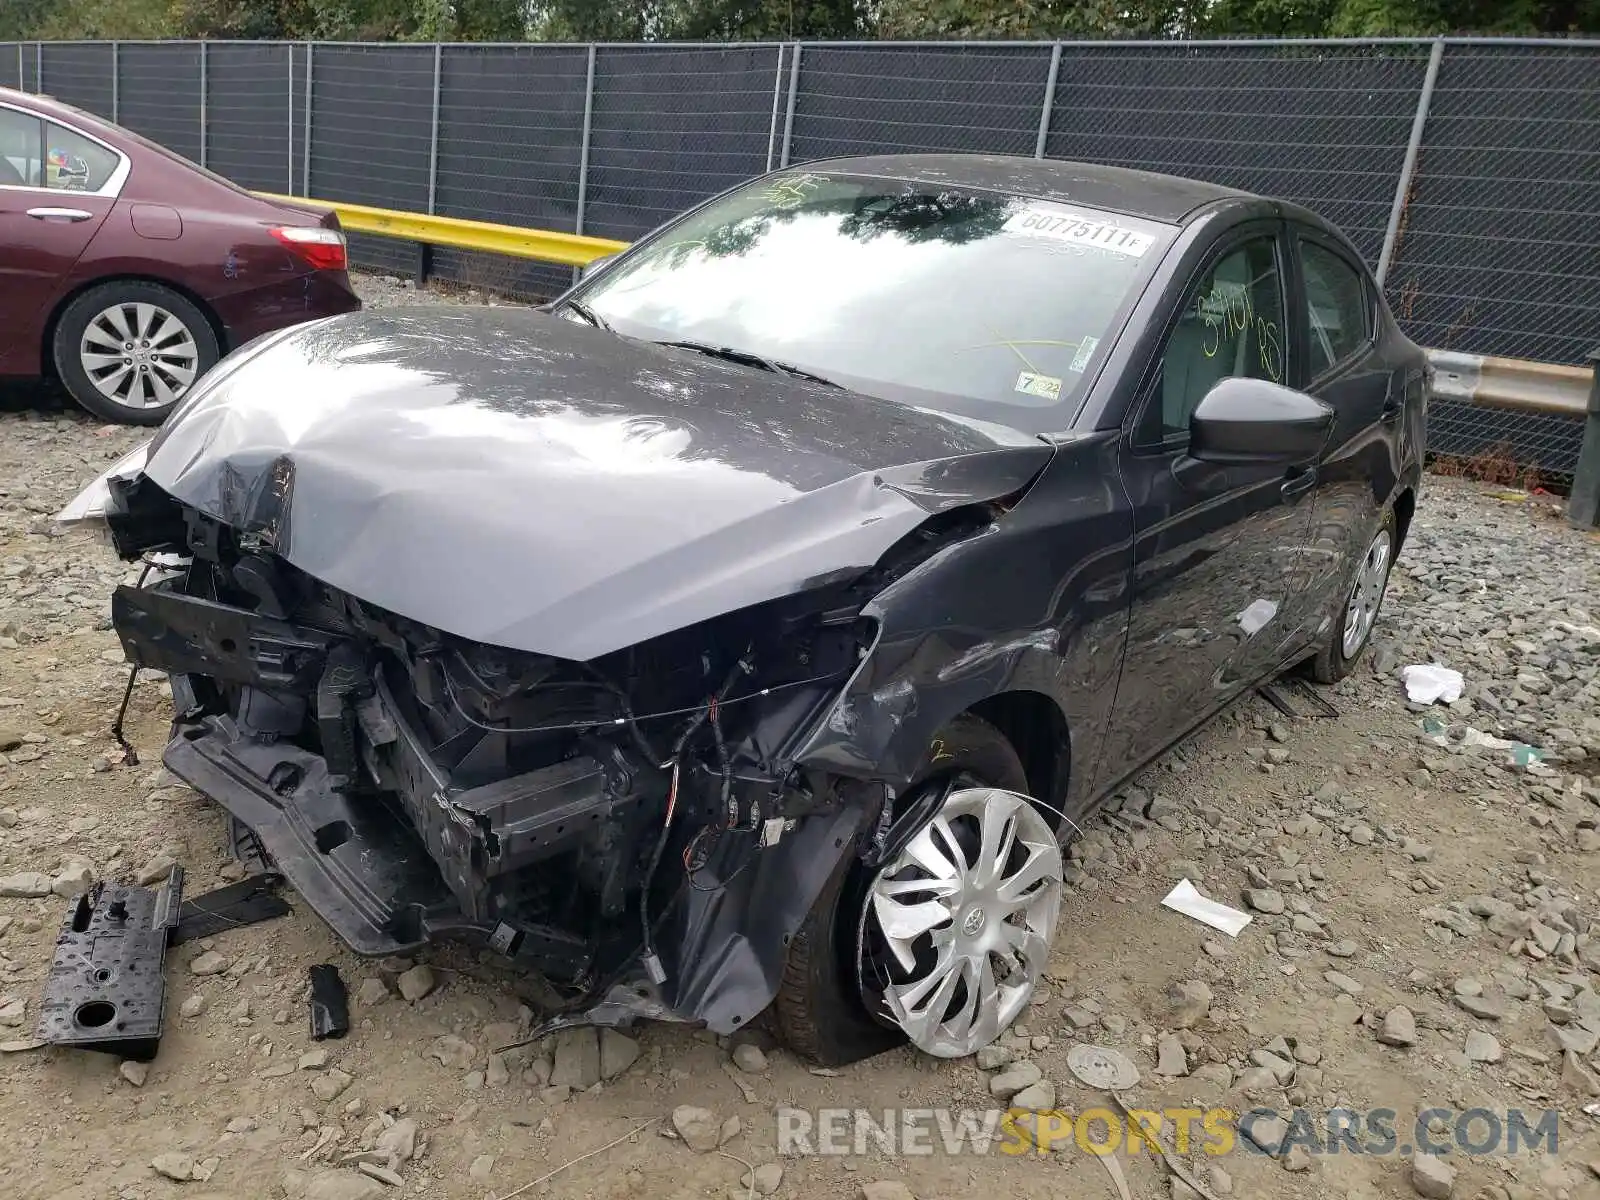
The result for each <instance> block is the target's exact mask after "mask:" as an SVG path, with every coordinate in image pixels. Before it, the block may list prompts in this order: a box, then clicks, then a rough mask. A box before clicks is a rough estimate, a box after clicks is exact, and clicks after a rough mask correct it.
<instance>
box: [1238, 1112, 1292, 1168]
mask: <svg viewBox="0 0 1600 1200" xmlns="http://www.w3.org/2000/svg"><path fill="white" fill-rule="evenodd" d="M1239 1132H1240V1133H1242V1134H1244V1136H1245V1137H1247V1138H1249V1139H1250V1141H1251V1142H1253V1143H1255V1145H1257V1146H1259V1147H1260V1148H1261V1149H1262V1150H1264V1151H1266V1153H1268V1154H1270V1155H1272V1157H1273V1158H1277V1157H1278V1151H1279V1148H1280V1147H1282V1145H1283V1139H1284V1138H1286V1137H1288V1136H1289V1122H1287V1121H1285V1120H1284V1119H1283V1118H1282V1117H1279V1116H1263V1117H1252V1119H1251V1120H1250V1121H1248V1122H1241V1123H1240V1125H1239Z"/></svg>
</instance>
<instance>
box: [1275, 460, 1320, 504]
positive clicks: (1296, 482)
mask: <svg viewBox="0 0 1600 1200" xmlns="http://www.w3.org/2000/svg"><path fill="white" fill-rule="evenodd" d="M1316 482H1317V469H1316V468H1315V467H1306V468H1304V469H1303V470H1299V471H1296V472H1295V473H1294V474H1292V475H1290V476H1289V478H1287V479H1285V480H1284V481H1283V488H1282V492H1283V498H1284V500H1286V501H1289V502H1291V503H1292V502H1293V501H1294V499H1295V498H1296V497H1297V496H1303V495H1305V494H1306V493H1307V492H1309V491H1310V490H1311V489H1312V488H1313V487H1315V486H1316Z"/></svg>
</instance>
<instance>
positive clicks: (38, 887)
mask: <svg viewBox="0 0 1600 1200" xmlns="http://www.w3.org/2000/svg"><path fill="white" fill-rule="evenodd" d="M49 894H50V876H48V875H41V874H40V873H39V872H38V871H23V872H21V873H20V874H17V875H7V876H6V877H5V878H3V879H0V896H48V895H49Z"/></svg>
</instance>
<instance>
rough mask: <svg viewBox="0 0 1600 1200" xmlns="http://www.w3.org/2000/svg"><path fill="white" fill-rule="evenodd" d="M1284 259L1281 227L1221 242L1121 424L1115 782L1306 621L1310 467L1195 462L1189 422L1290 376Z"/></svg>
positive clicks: (1262, 665) (1280, 648)
mask: <svg viewBox="0 0 1600 1200" xmlns="http://www.w3.org/2000/svg"><path fill="white" fill-rule="evenodd" d="M1285 261H1286V259H1285V246H1284V240H1283V235H1282V231H1281V227H1280V226H1279V224H1278V223H1277V222H1259V223H1255V224H1253V225H1249V226H1245V227H1242V228H1240V229H1238V230H1235V231H1232V232H1231V233H1230V234H1229V235H1227V236H1226V238H1225V239H1224V240H1223V241H1222V242H1220V243H1219V245H1218V246H1217V247H1216V248H1215V249H1214V250H1213V252H1212V253H1211V255H1210V256H1209V257H1208V258H1207V259H1206V260H1205V262H1204V263H1203V264H1202V266H1201V267H1200V269H1199V271H1198V272H1197V274H1196V276H1195V278H1194V279H1193V280H1191V282H1190V284H1189V286H1188V288H1187V290H1186V293H1185V295H1184V298H1183V300H1182V302H1181V304H1180V305H1179V307H1178V310H1177V315H1176V316H1175V317H1174V318H1173V319H1172V320H1171V322H1170V323H1169V329H1168V333H1167V337H1166V341H1165V343H1164V345H1163V348H1162V350H1161V352H1160V354H1159V356H1158V358H1157V360H1156V361H1155V363H1154V364H1153V366H1152V368H1151V369H1150V371H1149V372H1147V375H1146V379H1145V386H1144V391H1143V395H1142V399H1141V400H1140V402H1139V404H1138V405H1137V406H1136V410H1135V411H1136V416H1135V418H1134V420H1133V422H1132V424H1131V426H1130V427H1128V428H1127V429H1126V432H1125V437H1124V442H1123V446H1122V451H1121V455H1120V459H1121V464H1120V465H1121V472H1122V480H1123V485H1124V487H1125V488H1126V489H1127V494H1128V498H1129V500H1130V502H1131V504H1132V507H1133V515H1134V524H1135V530H1136V532H1135V543H1134V566H1133V583H1132V598H1131V604H1132V607H1131V610H1130V613H1129V626H1128V638H1127V651H1126V659H1125V662H1124V666H1123V671H1122V680H1121V683H1120V685H1119V687H1118V689H1117V703H1116V710H1115V717H1114V719H1113V722H1112V726H1111V731H1110V734H1109V736H1108V739H1107V753H1106V755H1105V757H1104V759H1103V760H1102V761H1103V762H1104V763H1105V764H1106V766H1105V768H1104V770H1105V774H1104V776H1103V779H1102V782H1104V783H1110V782H1111V781H1113V780H1114V779H1116V778H1118V777H1120V776H1121V775H1122V774H1124V773H1125V772H1124V770H1123V769H1122V768H1126V769H1128V770H1131V769H1132V768H1134V767H1136V766H1137V765H1139V761H1140V760H1142V759H1144V758H1146V757H1148V755H1149V754H1150V753H1152V752H1153V751H1155V750H1158V749H1160V748H1161V746H1163V745H1164V744H1166V743H1167V742H1170V741H1171V740H1174V739H1176V738H1177V737H1179V736H1180V735H1181V734H1183V733H1185V732H1186V731H1187V730H1189V729H1191V728H1193V727H1194V726H1195V725H1196V724H1198V723H1199V722H1200V721H1202V720H1204V719H1205V718H1206V717H1208V716H1209V715H1211V714H1212V713H1214V712H1215V711H1216V710H1217V709H1218V708H1219V707H1220V706H1221V705H1223V704H1224V703H1226V702H1227V701H1228V700H1230V699H1231V698H1233V697H1234V696H1235V695H1237V694H1238V693H1239V691H1240V690H1241V689H1242V688H1243V687H1245V686H1247V685H1249V684H1252V683H1254V682H1256V681H1257V680H1258V679H1260V678H1261V677H1262V676H1263V675H1264V674H1266V673H1268V672H1270V671H1271V669H1272V668H1273V667H1274V666H1275V665H1276V663H1277V661H1278V657H1279V656H1280V655H1281V654H1282V653H1283V652H1284V642H1285V640H1286V633H1287V631H1288V630H1290V629H1292V628H1294V627H1295V626H1296V625H1297V624H1299V610H1300V609H1301V608H1302V607H1303V606H1304V603H1305V599H1304V590H1305V582H1306V581H1305V567H1304V558H1305V550H1306V546H1307V543H1308V541H1309V538H1310V530H1311V498H1312V491H1313V488H1314V487H1315V483H1316V473H1315V470H1314V469H1306V470H1298V469H1297V470H1293V471H1290V472H1285V471H1283V470H1282V469H1281V468H1266V467H1257V466H1242V467H1228V468H1217V467H1214V466H1213V467H1208V466H1206V465H1205V464H1200V463H1197V462H1196V461H1195V460H1194V459H1192V458H1190V457H1188V442H1189V419H1190V417H1191V416H1192V415H1193V413H1194V410H1195V408H1196V407H1197V406H1198V405H1199V403H1200V400H1201V398H1202V397H1204V396H1205V394H1206V393H1207V392H1208V391H1209V390H1210V389H1211V387H1212V386H1213V385H1215V384H1216V383H1217V382H1218V381H1219V380H1222V379H1225V378H1228V377H1230V376H1246V377H1250V378H1255V379H1268V380H1271V381H1273V382H1277V383H1285V382H1287V380H1288V379H1289V367H1290V356H1289V340H1288V336H1287V331H1288V330H1289V328H1290V323H1289V321H1288V320H1287V319H1286V307H1287V306H1286V291H1285V280H1286V272H1285V269H1284V264H1285Z"/></svg>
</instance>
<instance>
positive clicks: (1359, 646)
mask: <svg viewBox="0 0 1600 1200" xmlns="http://www.w3.org/2000/svg"><path fill="white" fill-rule="evenodd" d="M1398 528H1399V527H1398V524H1397V523H1396V521H1395V517H1394V510H1393V509H1388V510H1386V511H1385V512H1384V514H1383V517H1382V519H1380V520H1379V522H1378V527H1377V528H1376V529H1375V530H1373V533H1372V540H1371V541H1370V542H1368V543H1367V552H1366V553H1365V554H1364V555H1363V556H1362V558H1361V561H1360V562H1359V563H1358V564H1357V565H1356V571H1355V578H1354V579H1353V580H1352V581H1351V582H1350V585H1349V586H1348V587H1347V588H1345V589H1344V590H1343V591H1342V592H1341V593H1340V597H1341V598H1340V600H1339V606H1338V608H1337V609H1335V610H1334V614H1333V628H1332V629H1330V630H1329V631H1328V638H1327V641H1325V642H1324V643H1323V646H1322V649H1321V650H1319V651H1317V655H1316V657H1315V658H1313V659H1312V660H1311V677H1312V678H1313V679H1315V680H1316V681H1317V682H1318V683H1338V682H1339V680H1341V679H1343V678H1345V676H1347V675H1349V674H1350V672H1351V671H1353V670H1354V669H1355V665H1356V663H1357V662H1358V661H1360V659H1361V655H1362V653H1363V652H1364V651H1365V650H1366V648H1367V646H1368V645H1369V644H1370V643H1371V641H1372V631H1373V629H1375V628H1376V627H1377V620H1378V613H1379V611H1380V610H1381V609H1382V607H1383V598H1384V596H1385V595H1386V594H1387V592H1388V587H1389V572H1390V571H1391V570H1392V569H1393V567H1394V556H1395V551H1396V549H1398V547H1399V535H1398ZM1380 544H1384V545H1386V547H1387V548H1386V550H1385V551H1384V555H1383V564H1382V570H1381V576H1380V577H1378V578H1376V579H1374V577H1373V574H1372V571H1371V564H1372V560H1373V555H1374V553H1375V552H1376V551H1377V548H1378V547H1379V545H1380ZM1363 590H1365V592H1366V599H1367V602H1368V604H1369V605H1370V609H1369V613H1370V615H1369V616H1367V618H1366V619H1365V621H1364V623H1363V624H1362V627H1361V628H1360V629H1359V637H1358V638H1357V639H1356V640H1355V641H1354V642H1353V643H1351V642H1348V641H1347V635H1349V633H1350V625H1349V622H1350V621H1351V619H1352V618H1351V610H1352V608H1353V606H1354V605H1355V603H1356V600H1357V597H1358V596H1359V595H1360V594H1361V593H1362V592H1363Z"/></svg>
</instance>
